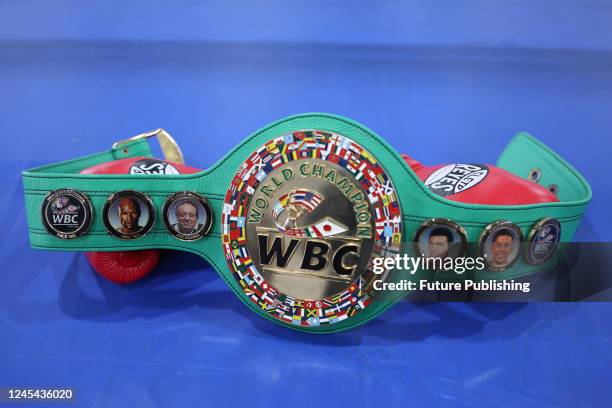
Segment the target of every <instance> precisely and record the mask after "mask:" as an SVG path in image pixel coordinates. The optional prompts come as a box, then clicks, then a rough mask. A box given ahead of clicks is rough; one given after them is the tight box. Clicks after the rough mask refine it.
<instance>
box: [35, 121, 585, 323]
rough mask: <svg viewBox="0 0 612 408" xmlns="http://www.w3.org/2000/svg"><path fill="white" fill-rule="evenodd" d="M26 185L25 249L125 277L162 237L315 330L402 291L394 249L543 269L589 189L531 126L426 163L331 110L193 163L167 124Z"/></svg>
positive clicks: (281, 319) (494, 269) (517, 271)
mask: <svg viewBox="0 0 612 408" xmlns="http://www.w3.org/2000/svg"><path fill="white" fill-rule="evenodd" d="M152 136H157V138H158V140H159V142H160V144H161V146H162V150H163V151H164V154H165V156H166V157H165V159H164V160H161V159H155V158H153V157H152V153H151V150H150V148H149V145H148V140H147V139H148V138H149V137H152ZM23 185H24V193H25V204H26V209H27V219H28V228H29V237H30V242H31V245H32V247H34V248H40V249H52V250H63V251H85V252H87V256H88V259H89V261H90V263H91V264H92V266H93V267H94V269H96V270H97V271H98V272H100V273H101V274H102V275H104V276H106V277H108V278H109V279H111V280H113V281H115V282H119V283H126V282H131V281H134V280H136V279H138V278H141V277H142V276H144V275H146V273H148V272H149V271H150V270H151V269H152V268H153V267H154V266H155V264H156V263H157V259H158V257H159V250H160V249H169V250H182V251H189V252H192V253H195V254H198V255H200V256H202V257H203V258H204V259H206V260H207V261H208V262H209V263H210V264H211V265H212V266H213V267H214V268H215V270H216V271H217V272H218V273H219V275H220V276H221V277H222V278H223V279H224V280H225V282H226V283H227V284H228V285H229V287H230V288H231V289H232V290H233V292H234V293H235V294H236V295H237V296H238V297H239V298H240V299H241V300H242V301H243V302H244V304H245V305H246V306H248V307H249V308H250V309H251V310H253V311H255V312H256V313H258V314H259V315H261V316H263V317H265V318H268V319H270V320H272V321H274V322H276V323H279V324H282V325H285V326H288V327H291V328H295V329H299V330H304V331H310V332H317V333H325V332H334V331H339V330H345V329H348V328H351V327H354V326H357V325H360V324H362V323H364V322H366V321H368V320H370V319H372V318H374V317H375V316H377V315H378V314H380V313H381V312H383V311H384V310H385V309H386V308H387V307H389V306H390V305H392V304H393V303H394V302H396V301H397V300H398V299H400V298H401V297H403V296H404V295H405V294H406V292H405V291H403V292H402V291H392V292H391V291H382V290H380V288H381V284H382V283H385V284H389V283H393V282H399V280H401V279H405V278H406V276H404V275H405V274H402V273H401V270H397V267H396V266H397V265H396V264H394V263H393V262H386V260H387V259H392V258H393V257H396V256H399V255H405V254H410V255H414V256H417V255H419V256H421V255H424V254H427V255H428V256H429V257H432V258H445V259H446V258H448V257H452V256H457V255H466V254H467V255H473V256H477V255H482V259H484V265H483V266H484V268H483V269H482V270H481V271H480V272H478V273H477V274H479V276H481V277H483V276H486V277H487V278H493V279H509V278H512V277H517V276H522V275H524V274H527V273H533V272H534V271H538V268H540V267H541V266H542V265H543V264H545V263H546V261H547V260H549V259H550V258H551V256H552V255H553V254H554V251H555V249H556V247H557V245H558V244H559V243H560V242H569V241H571V240H572V237H573V235H574V233H575V231H576V228H577V227H578V225H579V223H580V220H581V218H582V216H583V214H584V212H585V210H586V206H587V204H588V202H589V201H590V198H591V190H590V187H589V185H588V183H587V182H586V181H585V180H584V178H583V177H582V176H581V175H580V174H579V173H578V172H577V171H576V170H575V169H574V168H573V167H572V166H570V165H569V164H568V163H567V162H566V161H564V160H563V159H562V158H560V157H559V156H558V155H557V154H556V153H554V152H553V151H551V150H550V149H549V148H548V147H546V146H544V145H543V144H542V143H541V142H539V141H537V140H536V139H535V138H533V137H532V136H529V135H527V134H525V133H519V134H518V135H517V136H515V137H514V139H513V140H512V141H511V142H510V144H509V145H508V146H507V147H506V149H505V150H504V152H503V153H502V155H501V157H500V158H499V160H498V161H497V165H496V166H493V165H483V164H472V163H470V164H462V163H457V164H448V165H439V166H424V165H422V164H421V163H418V162H417V161H415V160H413V159H412V158H410V157H408V156H405V155H400V154H399V153H398V152H397V151H396V150H394V149H393V148H392V147H391V146H389V145H388V144H387V143H386V142H385V141H384V140H383V139H382V138H381V137H379V136H378V135H376V134H375V133H374V132H372V131H371V130H369V129H367V128H366V127H364V126H363V125H360V124H358V123H356V122H354V121H351V120H349V119H346V118H343V117H340V116H335V115H331V114H323V113H310V114H301V115H296V116H291V117H288V118H285V119H282V120H279V121H277V122H274V123H272V124H270V125H268V126H266V127H264V128H262V129H260V130H258V131H257V132H255V133H254V134H252V135H251V136H249V137H248V138H246V139H245V140H244V141H243V142H241V143H240V144H238V145H237V146H236V147H235V148H234V149H232V150H231V151H230V152H229V153H228V154H226V155H225V156H224V157H223V158H222V159H220V160H219V161H218V162H217V163H215V164H214V165H213V166H212V167H210V168H208V169H206V170H199V169H197V168H194V167H190V166H186V165H184V164H183V157H182V154H181V152H180V149H179V148H178V146H177V144H176V142H175V141H174V140H173V139H172V138H171V137H170V136H169V135H168V134H167V133H166V132H165V131H163V130H158V131H155V132H151V133H146V134H142V135H139V136H136V137H133V138H131V139H128V140H124V141H121V142H118V143H115V144H114V145H113V147H112V149H110V150H109V151H105V152H101V153H97V154H94V155H90V156H86V157H82V158H77V159H72V160H68V161H64V162H60V163H56V164H51V165H46V166H42V167H37V168H33V169H29V170H26V171H24V172H23ZM468 243H473V244H474V245H473V246H472V245H468ZM411 276H414V275H409V276H408V279H410V277H411Z"/></svg>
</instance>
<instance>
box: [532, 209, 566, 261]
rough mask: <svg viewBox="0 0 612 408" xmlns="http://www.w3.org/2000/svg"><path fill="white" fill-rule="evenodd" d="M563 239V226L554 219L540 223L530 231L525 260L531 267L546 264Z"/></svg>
mask: <svg viewBox="0 0 612 408" xmlns="http://www.w3.org/2000/svg"><path fill="white" fill-rule="evenodd" d="M560 239H561V224H560V223H559V221H557V220H556V219H554V218H544V219H541V220H540V221H538V222H537V223H536V224H535V225H534V226H533V227H532V228H531V231H529V235H528V236H527V241H528V243H527V248H526V250H525V260H526V261H527V262H528V263H529V264H531V265H539V264H542V263H544V262H546V261H547V260H548V259H549V258H550V257H551V256H552V255H553V253H554V252H555V249H557V246H558V245H559V240H560Z"/></svg>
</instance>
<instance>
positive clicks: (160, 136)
mask: <svg viewBox="0 0 612 408" xmlns="http://www.w3.org/2000/svg"><path fill="white" fill-rule="evenodd" d="M151 137H157V141H158V143H159V145H160V146H161V149H162V152H163V153H164V158H165V159H166V160H168V161H171V162H174V163H178V164H185V159H184V158H183V152H182V151H181V149H180V147H179V145H178V143H176V140H174V138H173V137H172V136H170V133H168V132H166V131H165V130H164V129H161V128H159V129H157V130H153V131H151V132H146V133H141V134H139V135H136V136H132V137H130V138H129V139H124V140H120V141H118V142H115V143H113V149H116V148H117V147H119V146H121V145H123V144H126V143H129V142H132V141H134V140H140V139H149V138H151Z"/></svg>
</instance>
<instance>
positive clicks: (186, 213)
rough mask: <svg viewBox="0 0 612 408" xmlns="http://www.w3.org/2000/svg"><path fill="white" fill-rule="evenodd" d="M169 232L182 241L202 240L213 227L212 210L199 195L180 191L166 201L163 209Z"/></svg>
mask: <svg viewBox="0 0 612 408" xmlns="http://www.w3.org/2000/svg"><path fill="white" fill-rule="evenodd" d="M163 214H164V224H165V225H166V228H167V229H168V231H169V232H170V233H171V234H172V235H174V236H175V237H176V238H178V239H180V240H182V241H195V240H196V239H200V238H202V237H203V236H204V235H206V234H207V233H208V231H209V230H210V226H211V225H212V209H211V208H210V205H209V204H208V201H207V200H206V199H205V198H204V197H202V196H201V195H199V194H197V193H193V192H191V191H179V192H178V193H174V194H172V195H171V196H170V197H168V199H167V200H166V202H165V204H164V209H163Z"/></svg>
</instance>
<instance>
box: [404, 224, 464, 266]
mask: <svg viewBox="0 0 612 408" xmlns="http://www.w3.org/2000/svg"><path fill="white" fill-rule="evenodd" d="M413 241H414V250H415V252H416V253H417V254H418V255H424V256H426V257H429V258H457V257H459V256H464V255H465V253H466V251H467V234H466V232H465V229H463V227H461V226H460V225H459V224H457V223H455V222H453V221H451V220H449V219H446V218H432V219H430V220H427V221H425V222H423V224H421V226H420V227H419V229H418V230H417V232H416V234H415V235H414V240H413Z"/></svg>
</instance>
